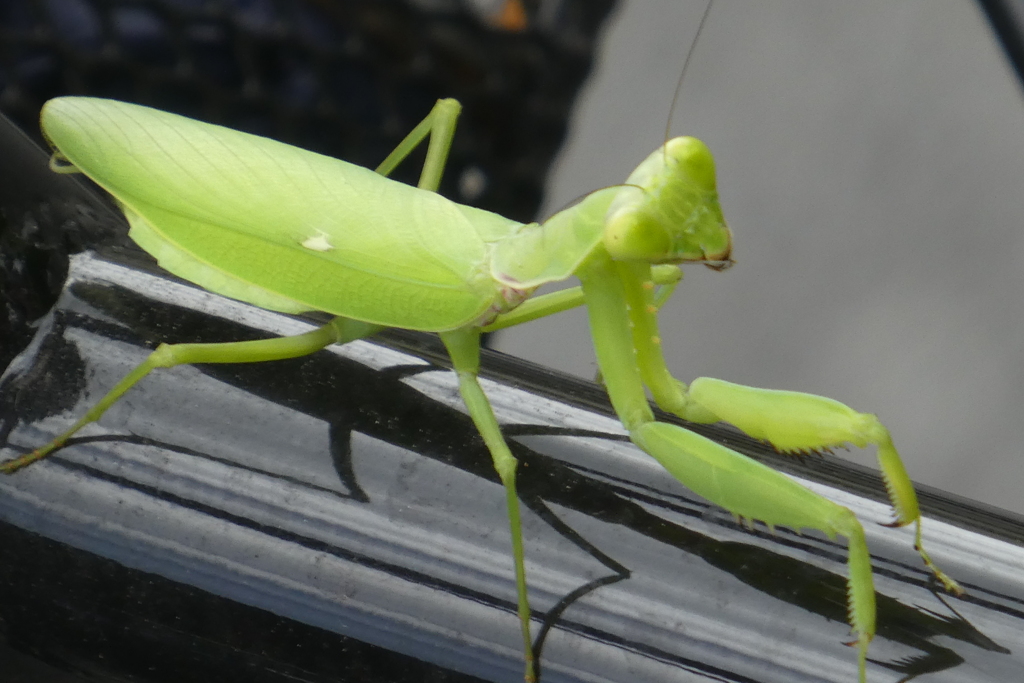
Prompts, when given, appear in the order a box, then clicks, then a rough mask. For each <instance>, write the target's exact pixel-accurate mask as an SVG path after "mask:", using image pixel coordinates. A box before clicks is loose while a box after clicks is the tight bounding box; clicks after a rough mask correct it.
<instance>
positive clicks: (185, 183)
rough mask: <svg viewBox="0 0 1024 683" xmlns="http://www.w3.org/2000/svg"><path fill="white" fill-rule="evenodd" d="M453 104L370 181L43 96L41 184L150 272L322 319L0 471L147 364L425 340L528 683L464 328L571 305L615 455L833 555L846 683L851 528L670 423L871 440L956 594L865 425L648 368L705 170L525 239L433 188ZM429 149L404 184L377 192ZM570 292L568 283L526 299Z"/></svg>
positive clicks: (510, 500) (862, 586) (577, 208)
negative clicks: (195, 372)
mask: <svg viewBox="0 0 1024 683" xmlns="http://www.w3.org/2000/svg"><path fill="white" fill-rule="evenodd" d="M459 111H460V105H459V104H458V103H457V102H456V101H454V100H450V99H448V100H440V101H439V102H438V103H437V104H436V105H435V107H434V108H433V109H432V110H431V112H430V113H429V114H428V115H427V117H426V118H425V119H424V120H423V121H422V122H421V123H420V124H419V125H418V126H417V127H416V128H415V129H414V130H413V131H412V132H411V133H410V134H409V135H408V136H407V137H406V138H405V139H404V140H403V141H402V142H401V143H400V144H399V146H398V147H397V148H396V149H395V151H394V152H392V153H391V154H390V155H389V156H388V158H387V159H385V160H384V162H383V163H382V164H381V165H380V167H378V168H377V169H376V172H374V171H370V170H368V169H365V168H362V167H358V166H354V165H351V164H348V163H346V162H344V161H339V160H336V159H332V158H328V157H324V156H321V155H318V154H314V153H312V152H308V151H304V150H301V149H297V148H295V147H290V146H288V145H285V144H282V143H278V142H275V141H272V140H268V139H265V138H260V137H256V136H253V135H249V134H246V133H241V132H238V131H234V130H229V129H226V128H222V127H219V126H215V125H210V124H205V123H201V122H198V121H194V120H191V119H187V118H183V117H180V116H177V115H173V114H169V113H165V112H160V111H156V110H153V109H148V108H146V107H141V106H137V105H132V104H125V103H121V102H115V101H110V100H102V99H93V98H84V97H63V98H58V99H55V100H51V101H50V102H48V103H47V104H46V106H45V107H44V109H43V112H42V121H41V123H42V129H43V132H44V134H45V136H46V137H47V139H48V140H49V141H50V142H51V144H52V146H53V147H54V149H55V150H56V151H55V153H54V156H53V158H52V160H51V167H52V168H53V169H54V170H55V171H58V172H81V173H84V174H85V175H87V176H88V177H89V178H91V179H92V180H94V181H95V182H96V183H97V184H99V185H100V186H101V187H102V188H104V189H105V190H106V191H108V192H109V193H110V194H111V195H113V197H114V198H115V199H116V201H117V203H118V204H119V205H120V207H121V209H122V210H123V212H124V214H125V216H126V217H127V219H128V222H129V224H130V233H129V234H130V236H131V238H132V239H133V240H134V241H135V242H137V243H138V244H139V245H140V246H141V247H142V248H143V249H145V250H146V251H147V252H149V253H150V254H152V255H153V256H154V257H156V259H157V261H158V262H159V263H160V265H161V266H162V267H164V268H165V269H166V270H168V271H170V272H171V273H173V274H175V275H178V276H180V277H182V278H185V279H187V280H189V281H191V282H193V283H195V284H197V285H200V286H202V287H204V288H206V289H208V290H210V291H213V292H216V293H219V294H223V295H225V296H228V297H232V298H235V299H238V300H241V301H244V302H248V303H250V304H253V305H256V306H260V307H262V308H266V309H270V310H274V311H280V312H284V313H292V314H297V313H303V312H308V311H321V312H326V313H329V314H331V315H333V316H336V317H334V318H333V319H332V320H331V321H330V322H329V323H327V324H325V325H323V326H322V327H320V328H318V329H316V330H313V331H311V332H308V333H305V334H301V335H298V336H295V337H287V338H278V339H270V340H259V341H246V342H235V343H220V344H179V345H166V344H164V345H161V346H159V347H158V348H157V349H156V350H155V351H154V352H153V353H152V354H151V355H150V356H149V357H148V358H147V360H146V361H144V362H143V363H142V364H140V365H139V366H138V367H136V368H135V369H134V370H133V371H132V372H131V373H130V374H129V375H127V376H126V377H125V378H124V379H123V380H121V381H120V383H118V384H117V385H116V386H114V388H113V389H111V390H110V391H109V392H108V393H107V394H106V395H105V396H104V397H103V398H102V399H101V400H100V401H99V402H98V403H96V404H95V405H94V406H93V407H92V408H91V409H90V410H88V412H86V413H85V414H84V415H83V416H82V417H81V418H80V419H79V420H78V421H77V422H75V423H74V425H73V426H72V427H71V428H69V429H68V430H67V431H65V432H64V433H63V434H61V435H59V436H58V437H57V438H55V439H54V440H53V441H51V442H50V443H48V444H46V445H44V446H42V447H40V448H38V449H37V450H35V451H33V452H31V453H28V454H26V455H24V456H21V457H19V458H16V459H14V460H10V461H7V462H5V463H2V464H0V472H3V473H5V474H12V473H14V472H15V471H17V470H19V469H21V468H23V467H25V466H27V465H30V464H31V463H34V462H36V461H38V460H41V459H43V458H45V457H46V456H47V455H49V454H50V453H52V452H53V451H54V450H56V449H58V448H60V447H62V446H63V445H64V444H65V443H66V442H67V441H68V439H69V438H70V437H71V436H73V435H74V434H75V433H76V432H77V431H78V430H80V429H81V428H82V427H83V426H85V425H87V424H89V423H91V422H95V421H97V420H99V419H100V418H101V416H102V415H103V414H104V412H105V411H106V410H107V409H108V408H109V407H110V406H111V405H113V404H114V403H115V402H116V401H118V400H119V399H120V398H121V397H122V396H123V395H124V394H125V392H127V391H128V390H129V389H130V388H131V387H132V386H134V385H135V384H136V383H137V382H139V381H140V380H142V379H143V378H144V377H145V376H146V375H147V374H148V373H149V372H151V371H152V370H154V369H156V368H165V367H171V366H175V365H180V364H190V363H247V362H258V361H269V360H278V359H284V358H293V357H297V356H303V355H306V354H310V353H314V352H315V351H317V350H319V349H322V348H324V347H326V346H328V345H330V344H343V343H346V342H349V341H353V340H356V339H360V338H363V337H366V336H369V335H372V334H373V333H375V332H377V331H379V330H381V329H383V328H386V327H399V328H406V329H412V330H422V331H427V332H434V333H437V334H438V335H439V336H440V338H441V339H442V341H443V343H444V345H445V346H446V348H447V350H448V352H449V354H450V356H451V360H452V364H453V367H454V370H455V372H456V373H457V375H458V380H459V387H460V390H461V393H462V397H463V400H464V402H465V405H466V407H467V409H468V411H469V413H470V416H471V417H472V419H473V422H474V424H475V425H476V427H477V429H478V430H479V431H480V434H481V435H482V436H483V439H484V441H485V443H486V445H487V447H488V449H489V451H490V453H491V455H492V458H493V461H494V467H495V469H496V470H497V472H498V475H499V477H500V479H501V481H502V483H503V484H504V487H505V492H506V504H507V511H508V517H509V526H510V531H511V538H512V555H513V561H514V567H515V580H516V588H517V596H518V616H519V621H520V625H521V631H522V639H523V653H524V659H525V671H524V680H525V681H527V682H528V683H532V682H533V681H535V680H536V674H535V671H536V662H535V657H534V654H533V645H532V642H533V641H532V637H531V628H530V626H531V624H530V622H531V613H530V606H529V600H528V592H527V577H526V571H525V560H524V551H523V541H522V529H521V523H520V513H519V501H518V497H517V494H516V468H517V462H516V459H515V458H514V457H513V455H512V453H511V451H510V450H509V448H508V446H507V444H506V442H505V439H504V437H503V436H502V432H501V428H500V426H499V424H498V421H497V419H496V418H495V415H494V413H493V411H492V409H491V406H490V403H489V402H488V399H487V397H486V395H485V394H484V392H483V390H482V389H481V387H480V384H479V383H478V380H477V373H478V370H479V364H480V337H481V334H482V333H484V332H489V331H492V330H499V329H502V328H507V327H510V326H513V325H518V324H520V323H524V322H527V321H530V320H534V319H537V318H540V317H543V316H548V315H553V314H555V313H558V312H561V311H564V310H566V309H568V308H572V307H575V306H580V305H583V306H586V308H587V311H588V315H589V320H590V329H591V336H592V339H593V345H594V350H595V352H596V356H597V361H598V366H599V368H600V372H601V375H602V377H603V381H604V384H605V386H606V388H607V391H608V395H609V397H610V398H611V401H612V405H613V407H614V410H615V412H616V414H617V415H618V417H619V419H620V420H621V422H622V424H623V425H624V426H625V428H626V429H627V430H628V431H629V435H630V438H631V439H632V441H633V443H635V444H636V445H637V446H639V447H640V448H641V449H643V450H644V451H645V452H646V453H648V454H649V455H651V456H652V457H654V458H655V459H656V460H657V461H658V462H659V463H661V464H662V465H663V466H664V467H665V469H666V470H668V472H669V473H671V474H672V475H673V476H674V477H675V478H676V479H678V480H679V481H680V482H681V483H682V484H684V485H685V486H686V487H688V488H690V489H691V490H693V491H694V492H695V493H697V494H699V495H701V496H703V497H704V498H706V499H708V500H709V501H711V502H713V503H715V504H717V505H719V506H721V507H723V508H725V509H726V510H728V511H729V512H731V513H732V514H733V515H735V516H736V517H737V518H740V519H745V520H748V521H753V520H759V521H761V522H764V523H765V524H767V525H768V526H769V527H772V526H774V525H785V526H789V527H793V528H795V529H798V530H799V529H805V528H808V529H817V530H820V531H822V532H824V533H825V534H826V535H828V536H829V537H832V538H834V537H836V536H837V535H842V536H844V537H846V538H847V539H848V542H849V560H848V564H849V576H848V603H849V621H850V626H851V628H852V631H853V635H854V643H855V644H856V645H857V648H858V667H859V679H860V681H861V683H864V682H865V681H866V661H867V652H868V644H869V643H870V641H871V639H872V636H873V635H874V632H875V595H874V585H873V580H872V570H871V563H870V557H869V554H868V549H867V545H866V541H865V536H864V531H863V528H862V527H861V524H860V522H859V521H858V519H857V518H856V516H855V515H854V514H853V512H851V511H850V510H848V509H847V508H844V507H842V506H840V505H838V504H836V503H833V502H831V501H829V500H827V499H826V498H824V497H822V496H820V495H819V494H817V493H813V492H812V491H810V490H809V489H807V488H805V487H803V486H802V485H800V484H798V483H796V482H794V481H793V480H792V479H790V478H789V477H787V476H785V475H783V474H781V473H779V472H776V471H775V470H773V469H771V468H769V467H767V466H765V465H763V464H761V463H759V462H756V461H754V460H751V459H750V458H748V457H746V456H744V455H741V454H739V453H737V452H735V451H733V450H731V449H729V448H727V447H725V446H722V445H720V444H718V443H715V442H713V441H711V440H709V439H707V438H705V437H703V436H700V435H698V434H696V433H694V432H692V431H689V430H687V429H685V428H683V427H681V426H679V425H676V424H669V423H665V422H659V421H657V420H656V419H655V417H654V413H653V411H652V409H651V406H650V403H649V401H648V396H647V392H648V391H649V392H650V394H651V395H652V396H653V398H654V401H655V402H656V403H657V404H658V405H659V406H660V407H661V408H663V409H664V410H666V411H668V412H671V413H673V414H675V415H678V416H679V417H681V418H683V419H685V420H689V421H691V422H697V423H714V422H719V421H724V422H728V423H731V424H733V425H735V426H736V427H738V428H739V429H741V430H742V431H744V432H745V433H747V434H749V435H750V436H752V437H755V438H757V439H761V440H764V441H766V442H768V443H770V444H771V445H772V446H774V447H775V448H776V449H777V450H779V451H781V452H784V453H802V452H807V451H818V450H822V449H828V448H831V447H835V446H843V445H846V444H853V445H855V446H858V447H864V446H867V445H869V444H874V445H876V446H877V449H878V460H879V464H880V467H881V471H882V475H883V479H884V481H885V484H886V488H887V491H888V494H889V499H890V501H891V503H892V506H893V509H894V521H893V523H892V524H893V525H894V526H903V525H909V524H916V535H915V548H916V549H917V551H918V552H919V553H920V556H921V558H922V560H923V561H924V563H925V565H926V566H927V567H928V568H929V569H930V570H931V572H932V573H933V574H934V575H935V577H936V578H937V579H938V580H939V581H941V582H942V583H943V584H944V586H945V587H946V589H947V590H949V591H951V592H954V593H959V592H960V587H959V586H958V585H957V583H956V582H955V581H954V580H953V579H951V578H950V577H948V576H947V575H946V574H944V573H943V572H942V571H941V570H940V569H939V568H938V567H936V566H935V564H934V563H933V562H932V560H931V558H930V557H929V556H928V554H927V552H926V551H925V550H924V548H923V547H922V543H921V516H920V512H919V509H918V503H917V498H916V495H915V492H914V488H913V485H912V484H911V482H910V479H909V477H908V476H907V473H906V471H905V469H904V467H903V464H902V462H901V460H900V457H899V454H898V453H897V451H896V449H895V447H894V446H893V443H892V439H891V437H890V434H889V431H888V430H887V429H886V428H885V427H884V426H883V425H882V424H881V423H880V422H879V421H878V419H877V418H876V417H875V416H874V415H870V414H864V413H859V412H856V411H854V410H853V409H851V408H849V407H847V406H845V405H843V404H841V403H838V402H836V401H833V400H831V399H828V398H824V397H820V396H814V395H810V394H803V393H795V392H785V391H774V390H767V389H758V388H753V387H747V386H740V385H736V384H732V383H729V382H725V381H722V380H717V379H711V378H698V379H696V380H694V381H693V382H692V383H690V384H689V386H687V385H685V384H683V383H682V382H680V381H678V380H676V379H675V378H673V377H672V375H671V374H670V373H669V371H668V368H667V367H666V364H665V361H664V358H663V356H662V350H661V340H660V337H659V333H658V311H659V309H660V307H661V306H662V304H664V302H665V301H666V300H667V299H668V298H669V296H670V295H671V294H672V293H673V291H674V289H675V287H676V285H677V284H678V282H679V281H680V278H681V276H682V273H681V270H680V268H679V265H680V264H682V263H702V264H704V265H706V266H708V267H710V268H714V269H716V270H723V269H725V268H727V267H728V266H729V265H731V263H732V262H731V259H730V254H731V250H732V234H731V232H730V230H729V228H728V226H727V224H726V222H725V219H724V217H723V214H722V210H721V207H720V206H719V202H718V195H717V190H716V176H715V164H714V159H713V157H712V155H711V153H710V151H709V150H708V148H707V147H706V146H705V145H704V144H703V143H702V142H700V141H699V140H697V139H695V138H690V137H678V138H674V139H671V140H669V141H667V142H666V143H665V144H664V145H663V146H661V147H660V148H659V149H657V150H655V151H654V152H653V153H651V154H650V155H649V156H648V157H647V158H646V159H645V160H644V161H643V162H642V163H641V164H640V165H639V166H638V167H637V168H636V170H634V171H633V173H632V174H631V175H630V176H629V178H627V179H626V181H625V182H624V183H623V184H622V185H618V186H613V187H608V188H604V189H600V190H597V191H595V192H592V193H591V194H589V195H588V196H586V197H585V198H583V199H582V200H581V201H580V202H579V203H577V204H576V205H574V206H571V207H569V208H567V209H565V210H563V211H561V212H559V213H557V214H555V215H554V216H552V217H551V218H549V219H548V220H547V221H545V222H544V223H540V224H538V223H531V224H526V225H523V224H520V223H517V222H515V221H511V220H508V219H506V218H503V217H501V216H499V215H496V214H493V213H490V212H487V211H484V210H481V209H476V208H473V207H469V206H463V205H460V204H457V203H454V202H452V201H449V200H447V199H445V198H444V197H442V196H440V195H439V194H437V193H436V190H437V188H438V186H439V183H440V179H441V175H442V172H443V170H444V166H445V162H446V158H447V155H448V151H449V149H450V145H451V141H452V138H453V135H454V132H455V125H456V120H457V117H458V115H459ZM425 140H428V145H427V155H426V161H425V163H424V166H423V169H422V173H421V176H420V180H419V184H418V187H412V186H409V185H405V184H402V183H398V182H395V181H392V180H390V179H388V178H387V177H386V176H387V175H388V174H389V173H390V172H391V171H392V170H393V169H394V168H395V167H396V166H397V164H399V163H400V162H401V161H402V160H403V159H404V158H405V157H406V156H407V155H408V154H409V153H410V152H411V151H412V150H413V149H414V148H415V147H416V146H418V145H419V144H421V143H422V142H424V141H425ZM571 276H575V277H577V278H578V279H579V281H580V286H578V287H574V288H571V289H568V290H562V291H559V292H555V293H552V294H545V295H539V296H532V295H533V294H534V292H535V290H536V289H537V288H538V287H540V286H541V285H543V284H545V283H550V282H556V281H561V280H565V279H567V278H569V277H571Z"/></svg>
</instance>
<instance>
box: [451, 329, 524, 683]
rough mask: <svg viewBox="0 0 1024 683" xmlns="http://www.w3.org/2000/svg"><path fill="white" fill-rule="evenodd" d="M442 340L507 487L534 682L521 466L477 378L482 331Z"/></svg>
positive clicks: (521, 617) (520, 603)
mask: <svg viewBox="0 0 1024 683" xmlns="http://www.w3.org/2000/svg"><path fill="white" fill-rule="evenodd" d="M441 339H442V340H443V341H444V344H445V346H446V347H447V349H448V353H449V355H450V356H451V359H452V364H453V365H454V367H455V372H456V374H457V375H458V377H459V390H460V391H461V393H462V400H463V401H465V403H466V408H467V409H468V410H469V415H470V417H471V418H472V419H473V424H475V425H476V428H477V430H478V431H479V432H480V436H482V437H483V439H484V443H485V444H487V449H488V450H489V451H490V452H491V458H492V459H493V460H494V469H495V470H497V472H498V477H499V478H500V479H501V483H502V484H503V485H504V486H505V502H506V506H507V508H508V522H509V529H510V530H511V532H512V557H513V561H514V563H515V574H516V595H517V597H518V613H519V624H520V627H521V629H522V634H523V656H524V657H525V659H526V670H525V673H524V680H525V681H526V683H534V682H535V681H536V680H537V677H536V673H535V662H534V655H533V640H532V638H531V637H530V602H529V598H528V595H527V588H526V563H525V554H524V551H523V528H522V524H521V522H520V516H519V496H518V494H517V493H516V469H517V467H518V465H519V463H518V461H517V460H516V458H515V456H514V455H512V451H510V450H509V448H508V444H506V443H505V437H504V436H502V434H501V428H500V427H499V426H498V420H497V418H496V417H495V416H494V410H493V409H492V408H491V402H490V401H489V400H487V396H486V395H485V394H484V391H483V389H482V388H481V387H480V382H479V380H478V379H477V373H478V372H479V371H480V330H478V329H470V330H455V331H453V332H442V333H441Z"/></svg>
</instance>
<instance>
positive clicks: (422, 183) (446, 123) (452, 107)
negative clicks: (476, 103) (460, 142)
mask: <svg viewBox="0 0 1024 683" xmlns="http://www.w3.org/2000/svg"><path fill="white" fill-rule="evenodd" d="M461 111H462V105H461V104H459V103H458V101H457V100H453V99H444V100H438V101H437V103H436V104H435V105H434V107H433V109H431V110H430V113H429V114H427V116H426V118H424V119H423V120H422V121H420V122H419V124H417V126H416V127H415V128H413V129H412V131H411V132H410V133H409V134H408V135H406V136H405V139H403V140H402V141H401V142H400V143H398V146H397V147H395V149H394V151H392V152H391V154H389V155H388V156H387V158H386V159H384V161H382V162H381V163H380V166H378V167H377V168H376V169H374V170H375V171H376V172H377V173H380V174H381V175H383V176H387V175H390V174H391V172H392V171H393V170H395V167H396V166H398V164H400V163H401V162H402V161H403V160H404V159H405V158H406V157H408V156H409V154H410V153H411V152H412V151H413V150H414V149H416V146H417V145H419V144H420V143H421V142H423V139H424V138H426V137H427V136H428V135H429V136H430V143H429V145H428V146H427V158H426V160H425V161H424V162H423V170H422V171H421V172H420V180H419V183H418V184H417V187H419V188H420V189H421V190H430V191H431V192H437V188H438V187H440V186H441V175H442V174H443V173H444V167H445V164H446V163H447V162H448V153H449V151H451V148H452V139H453V138H454V137H455V124H456V122H457V121H458V118H459V113H460V112H461Z"/></svg>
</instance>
